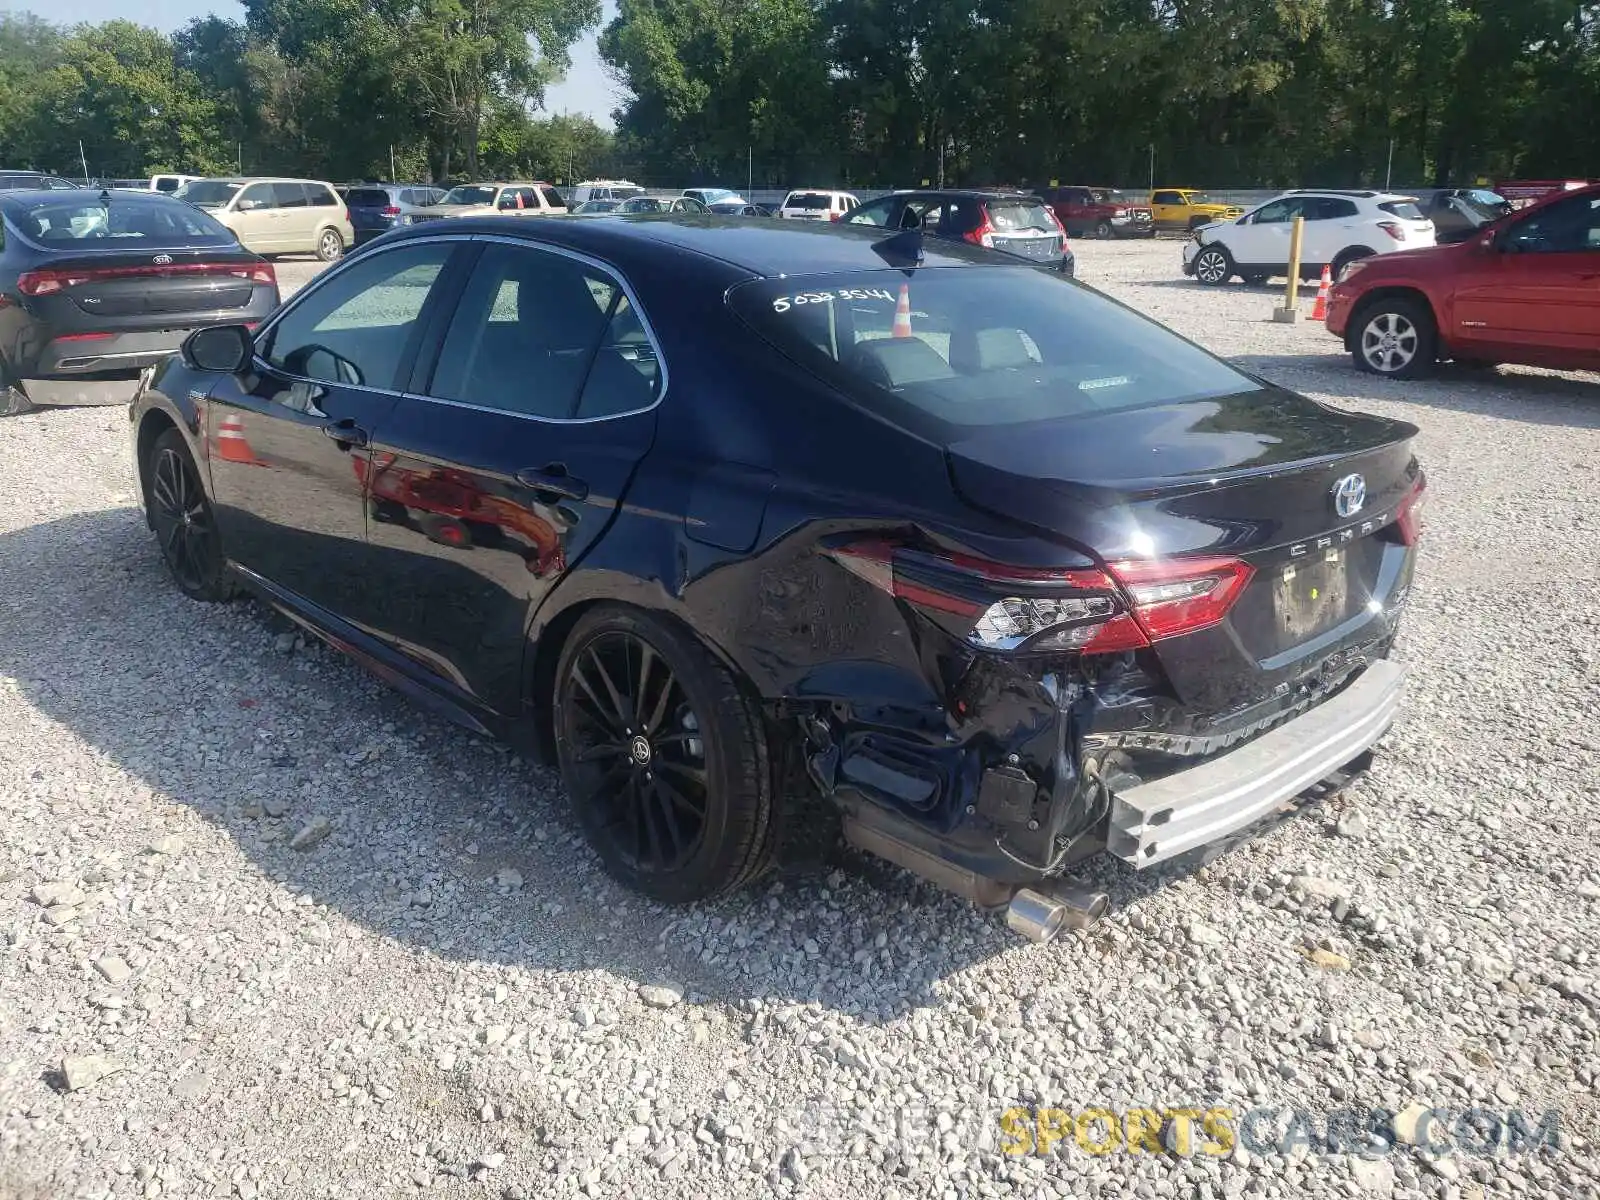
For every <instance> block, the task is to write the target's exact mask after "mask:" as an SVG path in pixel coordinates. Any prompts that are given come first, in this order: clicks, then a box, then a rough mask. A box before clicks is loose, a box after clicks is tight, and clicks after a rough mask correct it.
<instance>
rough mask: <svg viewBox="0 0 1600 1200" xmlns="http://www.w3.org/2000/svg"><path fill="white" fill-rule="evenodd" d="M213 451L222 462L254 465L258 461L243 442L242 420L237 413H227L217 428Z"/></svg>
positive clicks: (247, 443)
mask: <svg viewBox="0 0 1600 1200" xmlns="http://www.w3.org/2000/svg"><path fill="white" fill-rule="evenodd" d="M215 450H216V455H217V457H218V458H220V459H222V461H223V462H232V463H248V464H250V465H255V463H256V462H257V461H258V460H257V458H256V456H255V451H253V450H251V449H250V443H249V442H248V441H246V440H245V436H244V418H243V417H241V416H240V415H239V414H238V413H229V414H228V415H227V416H225V417H223V418H222V422H221V423H220V424H219V425H218V426H217V438H216V446H215Z"/></svg>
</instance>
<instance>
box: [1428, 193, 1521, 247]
mask: <svg viewBox="0 0 1600 1200" xmlns="http://www.w3.org/2000/svg"><path fill="white" fill-rule="evenodd" d="M1423 211H1424V212H1426V213H1427V216H1428V220H1430V221H1432V222H1433V233H1434V240H1435V241H1436V242H1438V243H1439V244H1440V245H1447V244H1449V243H1451V242H1464V241H1466V240H1467V239H1468V238H1469V237H1471V236H1472V235H1473V234H1474V233H1476V232H1477V231H1478V230H1480V229H1482V228H1483V227H1484V226H1485V225H1489V224H1492V223H1493V222H1495V221H1498V220H1499V219H1500V218H1501V217H1503V216H1506V215H1507V214H1509V213H1510V212H1511V211H1512V208H1511V201H1509V200H1507V199H1506V198H1505V197H1504V196H1502V195H1500V193H1499V192H1491V191H1489V190H1488V189H1487V188H1450V189H1448V190H1446V191H1442V192H1435V193H1434V195H1433V197H1432V198H1431V199H1430V200H1429V201H1428V204H1427V207H1426V208H1425V209H1424V210H1423Z"/></svg>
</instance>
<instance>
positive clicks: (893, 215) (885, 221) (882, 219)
mask: <svg viewBox="0 0 1600 1200" xmlns="http://www.w3.org/2000/svg"><path fill="white" fill-rule="evenodd" d="M900 205H901V199H900V197H899V196H880V197H879V198H878V199H876V200H873V201H870V202H868V203H866V204H863V205H861V206H860V207H858V208H857V209H856V210H855V211H854V212H853V213H851V214H850V215H849V216H848V217H846V218H845V219H844V223H845V224H846V225H878V226H881V227H883V228H885V229H898V228H899V227H900Z"/></svg>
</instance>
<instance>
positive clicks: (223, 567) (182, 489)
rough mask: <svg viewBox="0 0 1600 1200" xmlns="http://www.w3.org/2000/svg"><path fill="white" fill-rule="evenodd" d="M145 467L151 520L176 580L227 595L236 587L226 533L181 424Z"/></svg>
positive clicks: (213, 595) (202, 593)
mask: <svg viewBox="0 0 1600 1200" xmlns="http://www.w3.org/2000/svg"><path fill="white" fill-rule="evenodd" d="M145 470H146V479H147V480H148V487H149V499H150V524H151V526H152V527H153V528H154V529H155V533H156V541H157V543H158V544H159V545H160V547H161V557H162V558H163V559H164V560H165V561H166V564H167V570H168V571H169V572H170V573H171V575H172V578H173V581H174V582H175V583H177V585H178V587H179V588H181V589H182V590H183V592H184V594H185V595H187V596H190V597H192V598H193V599H196V600H226V599H227V598H228V597H229V596H230V595H232V592H233V589H232V586H231V584H230V581H229V578H228V573H227V563H226V562H225V561H224V559H223V555H222V538H221V537H220V536H219V535H218V533H217V523H216V518H215V516H214V515H213V514H212V511H211V502H210V501H209V500H208V499H207V498H206V493H205V489H204V488H203V487H201V485H200V478H199V476H198V475H197V474H196V473H195V469H194V460H193V459H191V458H190V457H189V450H188V447H186V446H185V445H184V443H183V436H182V435H181V434H180V433H179V432H178V431H177V430H176V429H169V430H167V431H166V432H165V433H163V434H162V435H161V436H160V437H158V438H157V439H156V441H155V445H153V446H152V447H151V448H150V457H149V459H148V460H147V461H146V468H145Z"/></svg>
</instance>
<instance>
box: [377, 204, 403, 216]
mask: <svg viewBox="0 0 1600 1200" xmlns="http://www.w3.org/2000/svg"><path fill="white" fill-rule="evenodd" d="M378 211H379V212H380V213H382V214H383V215H384V216H386V217H398V216H399V215H400V206H399V205H398V204H391V205H389V207H388V208H380V209H379V210H378Z"/></svg>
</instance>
